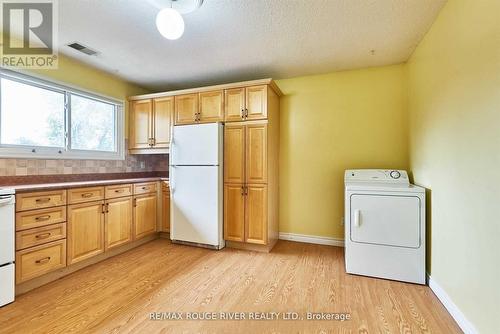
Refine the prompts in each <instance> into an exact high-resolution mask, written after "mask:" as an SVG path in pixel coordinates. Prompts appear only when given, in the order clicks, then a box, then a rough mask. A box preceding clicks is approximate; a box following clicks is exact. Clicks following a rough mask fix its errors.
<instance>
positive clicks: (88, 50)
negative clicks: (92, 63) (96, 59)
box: [68, 42, 98, 56]
mask: <svg viewBox="0 0 500 334" xmlns="http://www.w3.org/2000/svg"><path fill="white" fill-rule="evenodd" d="M68 46H69V47H70V48H72V49H75V50H76V51H79V52H82V53H85V54H86V55H89V56H93V55H96V54H97V53H98V52H97V51H95V50H92V49H91V48H89V47H86V46H85V45H82V44H80V43H78V42H74V43H71V44H68Z"/></svg>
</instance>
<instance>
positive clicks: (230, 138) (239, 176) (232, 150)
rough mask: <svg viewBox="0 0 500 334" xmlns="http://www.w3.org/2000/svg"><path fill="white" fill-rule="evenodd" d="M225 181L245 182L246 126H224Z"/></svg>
mask: <svg viewBox="0 0 500 334" xmlns="http://www.w3.org/2000/svg"><path fill="white" fill-rule="evenodd" d="M224 181H225V182H231V183H244V182H245V126H244V125H241V124H238V125H234V124H228V125H226V126H225V127H224Z"/></svg>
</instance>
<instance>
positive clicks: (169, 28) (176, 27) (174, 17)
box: [156, 8, 184, 40]
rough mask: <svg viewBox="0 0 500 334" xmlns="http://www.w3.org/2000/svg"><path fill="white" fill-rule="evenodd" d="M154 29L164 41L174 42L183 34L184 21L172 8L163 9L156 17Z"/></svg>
mask: <svg viewBox="0 0 500 334" xmlns="http://www.w3.org/2000/svg"><path fill="white" fill-rule="evenodd" d="M156 28H157V29H158V31H159V32H160V34H162V35H163V37H165V38H166V39H171V40H175V39H178V38H180V37H181V36H182V34H183V33H184V19H183V18H182V16H181V14H179V12H178V11H176V10H175V9H173V8H164V9H162V10H160V12H159V13H158V15H156Z"/></svg>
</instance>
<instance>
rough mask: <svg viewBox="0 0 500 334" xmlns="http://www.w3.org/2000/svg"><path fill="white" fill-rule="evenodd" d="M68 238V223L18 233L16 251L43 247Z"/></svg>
mask: <svg viewBox="0 0 500 334" xmlns="http://www.w3.org/2000/svg"><path fill="white" fill-rule="evenodd" d="M64 238H66V223H60V224H54V225H49V226H43V227H38V228H33V229H31V230H24V231H21V232H17V233H16V250H21V249H25V248H28V247H33V246H38V245H43V244H46V243H48V242H51V241H55V240H60V239H64Z"/></svg>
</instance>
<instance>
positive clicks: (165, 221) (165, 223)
mask: <svg viewBox="0 0 500 334" xmlns="http://www.w3.org/2000/svg"><path fill="white" fill-rule="evenodd" d="M161 198H162V203H161V211H162V224H161V225H162V231H163V232H170V192H169V191H162V197H161Z"/></svg>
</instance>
